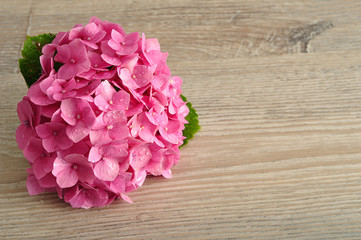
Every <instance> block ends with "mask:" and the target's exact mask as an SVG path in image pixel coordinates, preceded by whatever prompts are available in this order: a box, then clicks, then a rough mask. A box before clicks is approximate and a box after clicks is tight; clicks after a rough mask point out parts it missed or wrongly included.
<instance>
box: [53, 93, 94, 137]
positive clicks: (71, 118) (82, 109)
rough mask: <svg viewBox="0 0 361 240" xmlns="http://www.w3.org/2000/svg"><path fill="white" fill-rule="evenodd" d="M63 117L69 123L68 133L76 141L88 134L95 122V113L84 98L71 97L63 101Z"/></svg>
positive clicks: (61, 107)
mask: <svg viewBox="0 0 361 240" xmlns="http://www.w3.org/2000/svg"><path fill="white" fill-rule="evenodd" d="M60 109H61V117H62V118H63V119H64V120H65V122H67V123H68V124H69V125H68V126H67V127H66V134H67V135H68V137H69V138H70V139H71V140H72V141H73V142H75V143H77V142H79V141H80V140H82V139H83V138H85V137H86V136H88V134H89V132H90V129H91V128H92V126H93V123H94V122H95V118H96V117H95V114H94V112H93V110H92V108H91V107H90V105H89V103H88V102H87V101H85V100H82V99H76V98H69V99H65V100H64V101H62V103H61V106H60Z"/></svg>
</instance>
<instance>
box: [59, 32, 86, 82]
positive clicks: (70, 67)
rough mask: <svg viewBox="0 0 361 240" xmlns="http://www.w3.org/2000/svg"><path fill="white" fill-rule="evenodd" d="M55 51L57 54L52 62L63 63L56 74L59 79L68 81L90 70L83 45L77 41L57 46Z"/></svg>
mask: <svg viewBox="0 0 361 240" xmlns="http://www.w3.org/2000/svg"><path fill="white" fill-rule="evenodd" d="M56 50H57V51H58V53H57V54H56V55H55V58H54V60H55V61H56V62H60V63H64V65H63V66H61V67H60V69H59V72H58V77H59V78H60V79H70V78H72V77H75V76H76V75H77V74H80V73H83V72H85V71H88V70H89V69H90V60H89V58H88V56H87V51H86V48H85V45H84V43H82V42H81V41H80V40H79V39H75V40H73V41H72V42H70V43H69V44H64V45H61V46H58V47H57V48H56Z"/></svg>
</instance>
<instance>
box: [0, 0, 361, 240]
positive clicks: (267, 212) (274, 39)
mask: <svg viewBox="0 0 361 240" xmlns="http://www.w3.org/2000/svg"><path fill="white" fill-rule="evenodd" d="M65 9H67V10H66V11H65ZM360 12H361V3H360V1H341V0H340V1H249V0H248V1H246V0H242V1H235V0H234V1H231V0H227V1H219V0H212V1H188V0H182V1H160V0H157V1H150V0H149V1H110V0H109V1H96V0H91V1H83V0H81V1H75V2H73V1H54V2H52V3H51V4H49V3H47V2H46V1H20V0H12V1H9V0H4V1H3V2H2V4H1V7H0V13H1V14H0V19H1V21H0V31H1V35H0V47H1V48H0V49H1V50H0V73H1V74H0V79H1V82H2V84H1V85H0V91H1V95H0V110H1V111H0V112H1V113H0V120H1V121H0V143H1V145H0V239H291V238H292V239H360V238H361V230H360V229H361V228H360V227H361V148H360V144H361V121H360V118H361V95H360V92H361V81H360V79H361V47H360V46H361V21H360V20H361V15H360ZM92 15H96V16H98V17H100V18H102V19H105V20H108V21H114V22H118V23H120V24H122V25H123V27H124V28H125V30H126V31H128V32H131V31H140V32H145V33H146V34H147V36H149V37H157V38H159V41H160V43H161V46H162V49H163V50H165V51H169V52H170V57H169V61H168V64H169V66H170V68H171V69H172V73H173V74H175V75H179V76H181V77H182V78H183V79H184V84H183V90H184V94H185V95H186V96H187V97H188V98H189V100H190V101H191V102H192V103H193V105H194V107H195V108H196V109H197V110H198V113H199V116H200V124H201V125H202V130H201V132H199V134H197V135H196V137H195V139H194V140H192V141H191V142H190V144H189V145H188V146H187V147H184V148H182V151H181V152H182V157H181V161H180V162H179V164H178V165H177V166H176V167H175V168H174V170H173V173H174V177H173V178H172V179H162V178H150V179H147V180H146V182H145V184H144V186H143V187H142V188H140V189H139V190H137V191H136V192H134V193H131V194H129V195H130V197H131V198H132V199H133V200H134V202H135V203H134V204H126V203H124V202H122V201H116V202H114V203H113V204H112V205H111V206H109V207H106V208H102V209H90V210H80V209H72V208H70V207H69V206H68V205H67V204H65V203H64V202H62V201H61V200H59V199H58V197H57V196H56V195H55V194H51V193H47V194H42V195H39V196H29V195H28V193H27V190H26V187H25V181H26V171H25V169H26V168H27V163H26V161H25V159H24V158H23V156H22V153H21V152H20V150H18V148H17V145H16V142H15V139H14V134H15V129H16V127H17V125H18V120H17V114H16V104H17V102H18V101H20V99H21V98H22V96H23V95H25V94H26V90H27V89H26V85H25V83H24V81H23V80H22V77H21V75H20V74H19V73H18V68H17V59H18V57H19V55H20V49H21V44H22V42H23V40H24V39H25V36H26V34H30V35H34V34H39V33H42V32H58V31H64V30H67V29H69V28H71V27H72V26H73V25H74V24H75V23H78V22H82V23H86V21H87V20H88V18H89V17H90V16H92Z"/></svg>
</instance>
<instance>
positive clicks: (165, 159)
mask: <svg viewBox="0 0 361 240" xmlns="http://www.w3.org/2000/svg"><path fill="white" fill-rule="evenodd" d="M42 53H43V55H42V56H41V57H40V63H41V66H42V69H43V72H42V74H41V76H40V78H39V79H38V81H37V82H36V83H34V84H33V85H32V86H31V87H30V89H29V90H28V93H27V96H25V97H24V98H23V100H22V101H21V102H19V104H18V109H17V112H18V116H19V120H20V125H19V127H18V129H17V131H16V140H17V142H18V145H19V148H20V149H21V150H23V154H24V156H25V158H26V159H27V160H28V162H29V164H30V168H29V169H28V170H27V172H28V179H27V183H26V185H27V188H28V192H29V194H30V195H36V194H40V193H42V192H45V191H46V192H57V193H58V195H59V197H60V198H63V199H64V200H65V201H66V202H68V203H70V204H71V205H72V207H75V208H90V207H103V206H106V205H108V204H110V203H111V202H112V201H113V200H114V199H117V198H121V199H123V200H125V201H127V202H132V201H131V199H130V198H129V197H128V196H127V194H128V193H129V192H131V191H134V190H136V189H137V188H138V187H140V186H142V184H143V183H144V181H145V180H146V177H147V176H148V175H154V176H163V177H166V178H169V177H171V176H172V171H171V168H172V167H173V166H174V165H175V164H177V163H178V161H179V156H180V152H179V147H180V146H181V145H182V143H183V139H184V137H183V135H182V130H183V129H184V124H185V123H187V121H186V119H185V117H186V116H187V114H188V112H189V109H188V107H187V106H186V103H185V102H184V101H183V100H182V98H181V97H180V94H181V92H182V89H181V85H182V79H181V78H179V77H176V76H173V77H172V76H171V72H170V69H169V68H168V66H167V64H166V59H167V57H168V54H167V53H164V52H162V51H161V50H160V45H159V42H158V40H157V39H146V38H145V35H144V34H142V38H139V33H130V34H127V33H126V32H125V31H124V30H123V28H122V27H121V26H119V25H118V24H115V23H110V22H107V21H102V20H100V19H98V18H96V17H92V18H91V19H90V21H89V23H88V24H86V25H85V26H83V25H80V24H78V25H76V26H75V27H74V28H73V29H71V30H70V31H68V32H60V33H58V35H57V36H56V37H55V39H54V40H53V42H52V43H50V44H47V45H45V46H44V47H43V49H42ZM59 65H60V68H55V66H58V67H59Z"/></svg>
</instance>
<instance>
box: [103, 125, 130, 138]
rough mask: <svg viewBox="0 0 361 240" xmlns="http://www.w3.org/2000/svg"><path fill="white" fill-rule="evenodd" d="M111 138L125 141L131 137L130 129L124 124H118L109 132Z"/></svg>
mask: <svg viewBox="0 0 361 240" xmlns="http://www.w3.org/2000/svg"><path fill="white" fill-rule="evenodd" d="M108 132H109V137H111V138H112V139H124V138H126V137H128V136H129V130H128V127H127V126H126V125H125V124H123V123H116V124H114V125H113V129H111V130H109V131H108Z"/></svg>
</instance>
